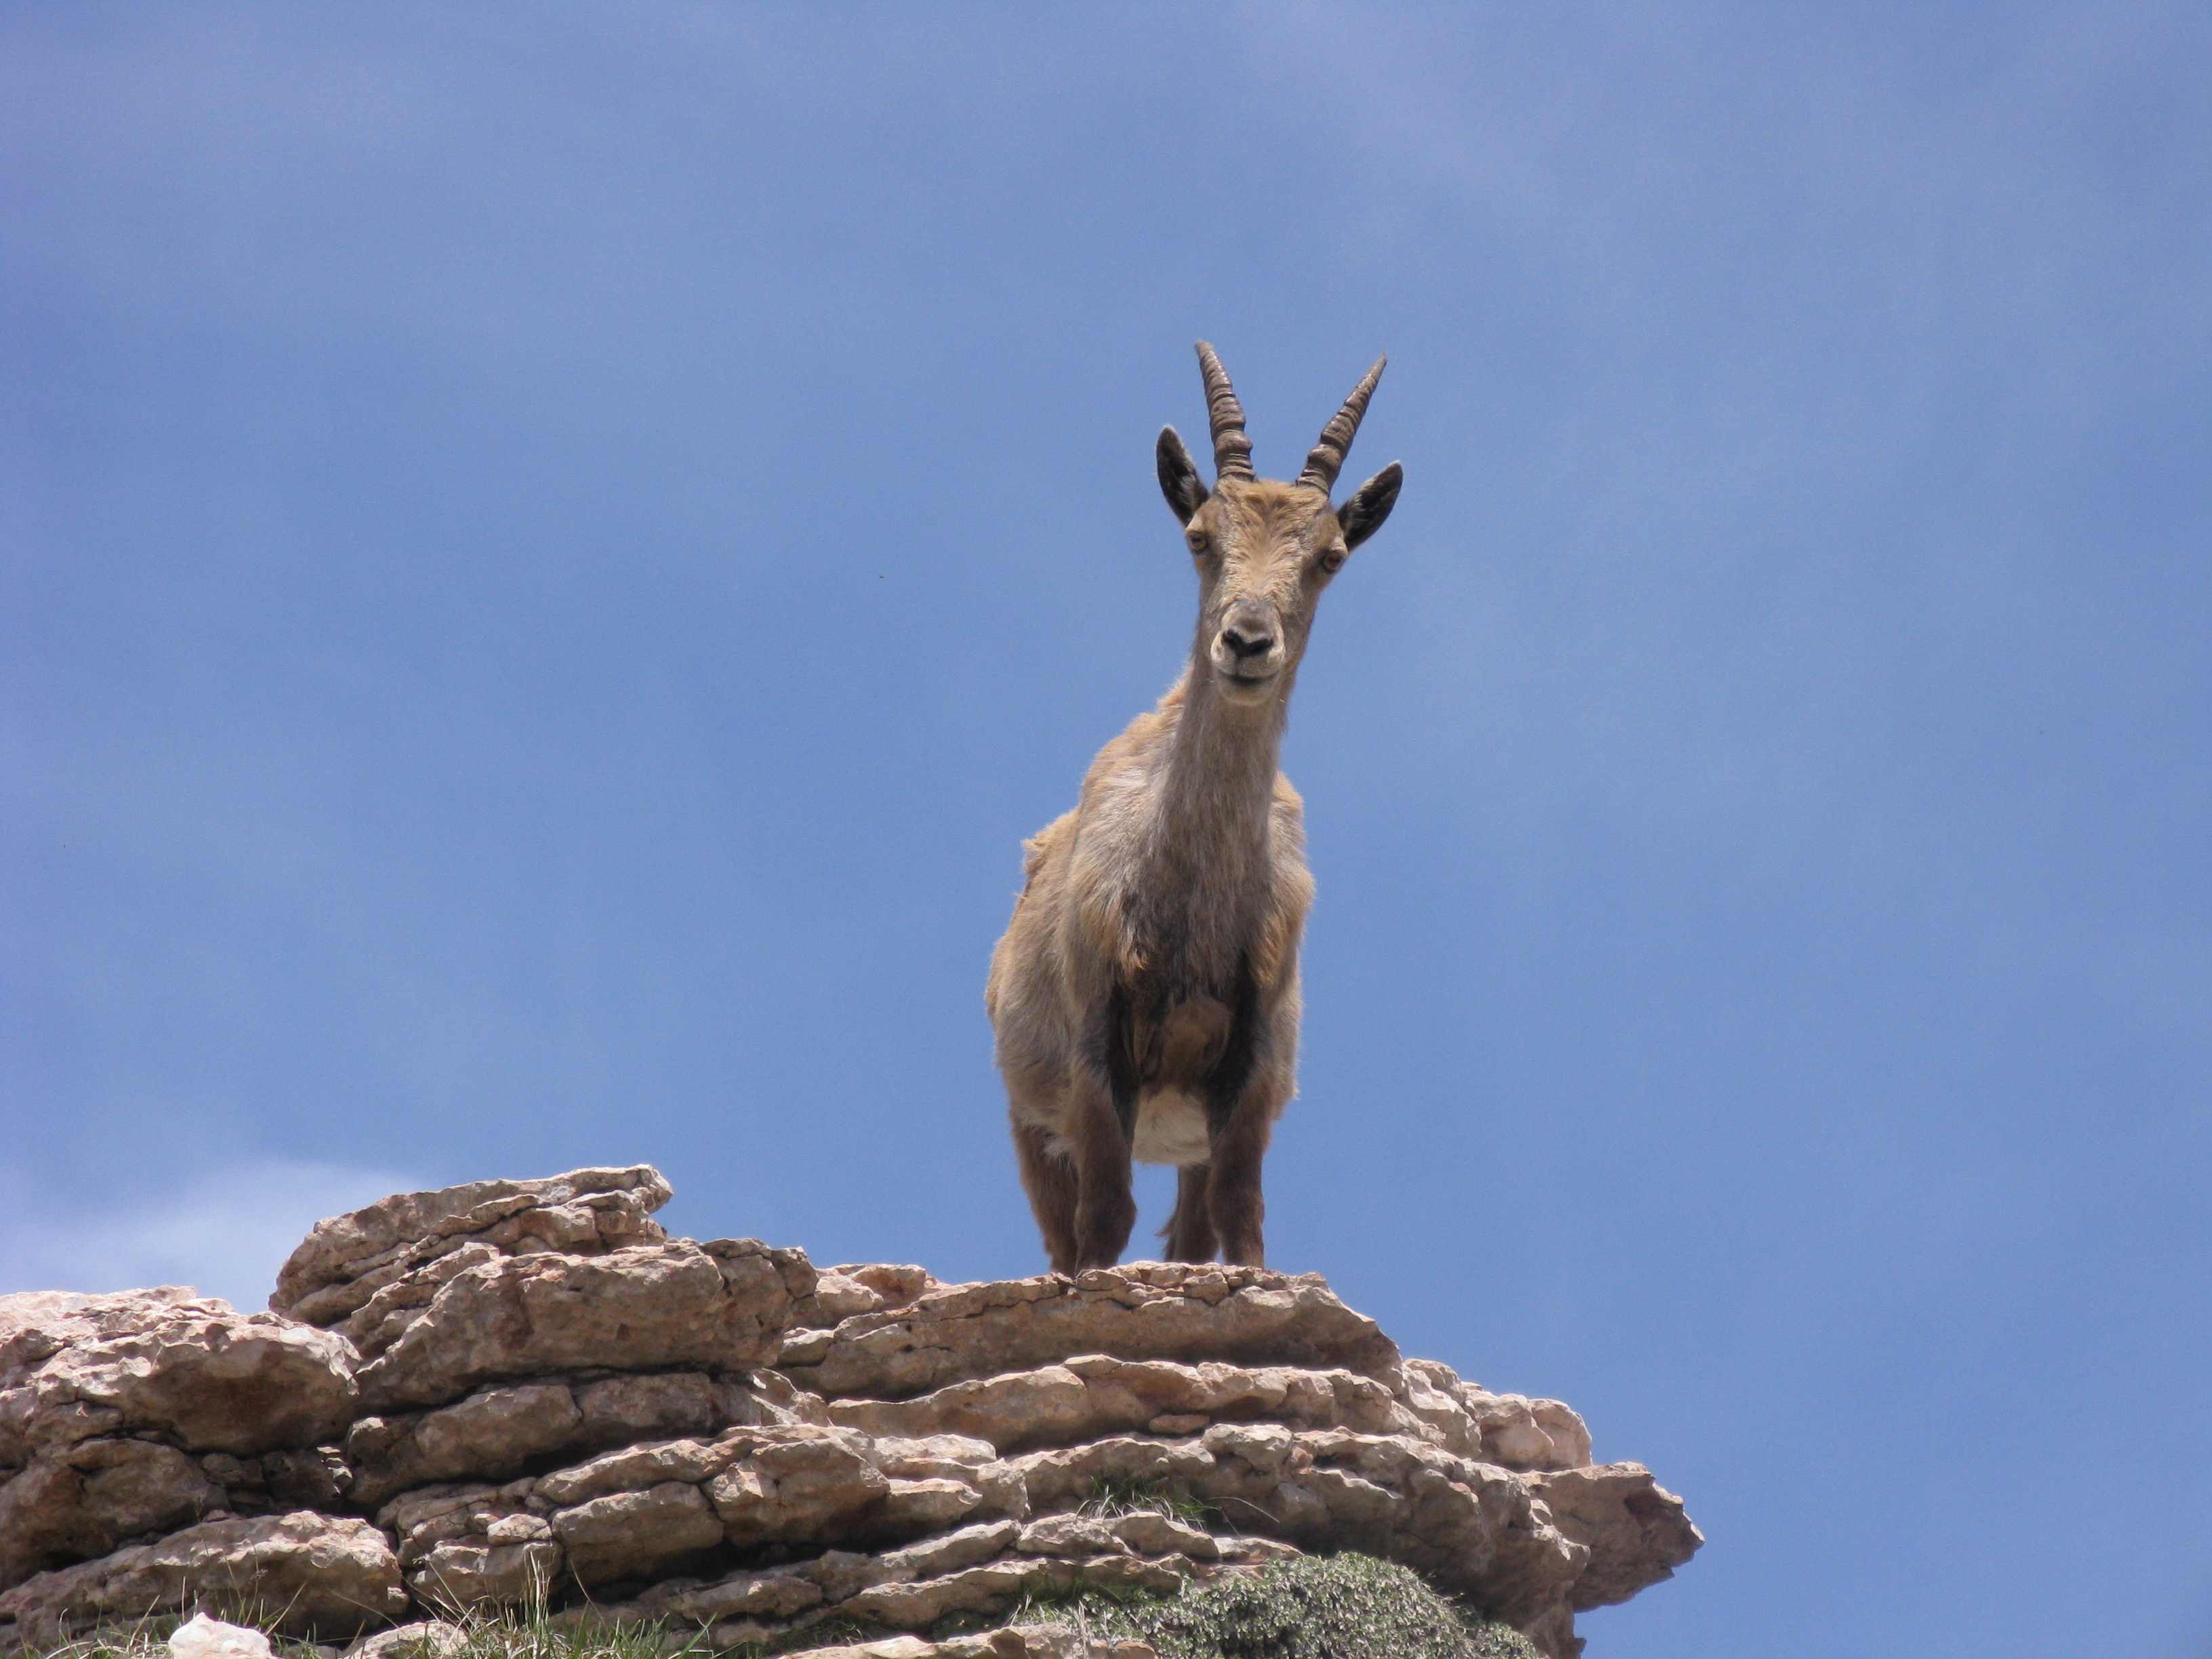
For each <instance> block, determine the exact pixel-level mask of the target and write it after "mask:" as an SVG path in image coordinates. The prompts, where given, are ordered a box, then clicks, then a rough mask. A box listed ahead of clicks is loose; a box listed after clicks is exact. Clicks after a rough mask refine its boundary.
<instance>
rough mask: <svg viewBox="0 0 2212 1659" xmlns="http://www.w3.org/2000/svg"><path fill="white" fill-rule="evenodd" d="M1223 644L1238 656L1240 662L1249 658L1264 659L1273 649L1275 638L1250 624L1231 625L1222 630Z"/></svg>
mask: <svg viewBox="0 0 2212 1659" xmlns="http://www.w3.org/2000/svg"><path fill="white" fill-rule="evenodd" d="M1221 642H1222V644H1224V645H1225V646H1227V647H1229V648H1230V650H1231V652H1232V653H1235V654H1236V657H1237V660H1238V661H1240V662H1241V661H1243V659H1245V658H1247V657H1262V656H1265V655H1266V654H1267V653H1268V651H1270V650H1271V649H1273V646H1274V643H1275V636H1274V635H1273V634H1270V633H1268V632H1267V630H1266V629H1262V628H1255V627H1254V626H1253V625H1252V624H1251V623H1243V624H1239V623H1230V624H1229V626H1228V627H1226V628H1225V629H1222V630H1221Z"/></svg>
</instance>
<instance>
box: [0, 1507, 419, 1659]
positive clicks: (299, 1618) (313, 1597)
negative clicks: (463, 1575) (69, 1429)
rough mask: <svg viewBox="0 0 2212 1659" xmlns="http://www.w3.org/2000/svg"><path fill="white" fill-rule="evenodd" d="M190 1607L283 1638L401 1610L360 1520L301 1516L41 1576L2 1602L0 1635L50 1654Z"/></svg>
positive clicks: (394, 1573) (190, 1531) (383, 1549)
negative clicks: (99, 1631) (99, 1628)
mask: <svg viewBox="0 0 2212 1659" xmlns="http://www.w3.org/2000/svg"><path fill="white" fill-rule="evenodd" d="M191 1607H200V1608H203V1609H204V1610H207V1611H210V1612H212V1613H216V1614H218V1615H219V1616H222V1617H225V1618H230V1619H234V1620H238V1621H240V1622H241V1623H251V1624H254V1625H257V1626H262V1627H264V1628H267V1629H273V1630H276V1631H278V1632H283V1633H284V1634H287V1635H294V1636H299V1635H307V1634H313V1635H318V1636H331V1635H347V1636H349V1635H352V1634H354V1633H356V1632H359V1631H362V1630H363V1629H366V1628H368V1627H369V1626H374V1625H380V1624H385V1623H388V1622H389V1621H391V1620H394V1619H397V1618H398V1617H399V1616H400V1615H401V1614H403V1613H405V1611H406V1610H407V1592H406V1590H405V1589H404V1588H403V1587H402V1585H401V1583H400V1580H399V1560H398V1557H397V1556H396V1555H394V1554H393V1553H392V1545H391V1542H390V1541H388V1540H387V1539H386V1537H385V1535H384V1534H382V1533H380V1532H379V1531H378V1530H377V1529H376V1528H374V1527H373V1526H371V1525H369V1523H368V1522H366V1521H355V1520H342V1519H339V1518H337V1517H336V1516H327V1515H316V1514H313V1513H311V1512H308V1511H305V1510H302V1511H300V1512H298V1513H295V1514H292V1515H277V1516H263V1517H262V1518H260V1519H258V1520H252V1521H238V1520H234V1521H204V1522H201V1523H200V1524H199V1525H197V1526H195V1527H187V1528H185V1529H184V1530H183V1531H181V1532H176V1533H172V1534H170V1535H169V1536H168V1537H167V1538H164V1539H162V1540H161V1541H160V1542H159V1543H156V1544H142V1545H138V1546H137V1547H134V1548H131V1549H125V1550H118V1551H117V1552H116V1553H114V1554H112V1555H108V1556H104V1557H102V1558H101V1559H99V1560H97V1561H88V1562H85V1563H84V1564H83V1565H81V1566H75V1567H65V1568H64V1569H62V1570H61V1571H58V1572H45V1573H40V1575H39V1576H38V1577H35V1578H31V1579H28V1580H27V1581H26V1582H24V1583H21V1584H18V1585H17V1586H16V1587H15V1589H11V1590H9V1591H8V1592H6V1593H5V1594H4V1595H0V1628H4V1627H5V1626H7V1625H9V1624H11V1623H12V1624H13V1625H14V1626H15V1638H16V1639H17V1640H19V1641H21V1642H24V1643H28V1644H55V1643H58V1642H60V1641H62V1640H64V1639H65V1638H67V1637H68V1636H69V1635H70V1634H71V1633H72V1632H76V1631H81V1630H85V1629H88V1628H90V1627H91V1626H95V1625H99V1624H102V1623H109V1622H112V1623H117V1624H124V1625H128V1624H131V1623H134V1622H136V1621H137V1620H140V1619H143V1618H145V1617H147V1616H149V1615H150V1614H158V1613H182V1612H185V1611H186V1610H187V1609H189V1608H191Z"/></svg>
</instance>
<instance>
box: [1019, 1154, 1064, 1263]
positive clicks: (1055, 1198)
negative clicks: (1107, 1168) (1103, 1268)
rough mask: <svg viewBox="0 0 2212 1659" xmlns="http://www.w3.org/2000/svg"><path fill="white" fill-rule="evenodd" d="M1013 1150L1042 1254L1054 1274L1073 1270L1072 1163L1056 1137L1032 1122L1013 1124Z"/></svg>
mask: <svg viewBox="0 0 2212 1659" xmlns="http://www.w3.org/2000/svg"><path fill="white" fill-rule="evenodd" d="M1014 1152H1015V1155H1016V1156H1017V1157H1018V1158H1019V1159H1020V1160H1021V1166H1022V1190H1023V1191H1024V1192H1026V1193H1027V1194H1029V1195H1030V1212H1031V1213H1032V1214H1034V1215H1035V1216H1036V1224H1037V1231H1038V1232H1040V1233H1042V1235H1043V1236H1044V1253H1045V1255H1046V1256H1047V1258H1048V1260H1049V1261H1051V1263H1052V1270H1053V1272H1054V1273H1073V1272H1074V1271H1075V1267H1076V1261H1075V1208H1076V1203H1077V1196H1078V1194H1077V1188H1076V1176H1075V1164H1074V1162H1073V1160H1072V1159H1071V1158H1069V1157H1068V1155H1067V1152H1066V1148H1065V1146H1062V1145H1061V1144H1060V1141H1059V1138H1058V1137H1057V1136H1055V1135H1053V1134H1051V1133H1048V1132H1047V1131H1045V1130H1043V1129H1041V1128H1039V1127H1037V1126H1036V1124H1034V1123H1023V1122H1020V1121H1017V1122H1016V1123H1015V1125H1014Z"/></svg>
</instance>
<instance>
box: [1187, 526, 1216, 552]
mask: <svg viewBox="0 0 2212 1659" xmlns="http://www.w3.org/2000/svg"><path fill="white" fill-rule="evenodd" d="M1188 541H1189V543H1190V550H1191V551H1192V552H1194V553H1203V552H1205V551H1206V549H1207V548H1209V547H1211V546H1212V543H1211V542H1209V541H1208V540H1207V539H1206V532H1204V531H1203V530H1194V531H1192V532H1190V535H1189V537H1188Z"/></svg>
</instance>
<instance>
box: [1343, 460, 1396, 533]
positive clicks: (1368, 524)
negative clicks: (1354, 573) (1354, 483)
mask: <svg viewBox="0 0 2212 1659" xmlns="http://www.w3.org/2000/svg"><path fill="white" fill-rule="evenodd" d="M1405 482H1406V469H1405V468H1404V467H1402V466H1400V465H1398V463H1397V462H1395V461H1393V462H1391V463H1390V465H1388V466H1386V467H1384V468H1383V470H1382V471H1380V472H1378V473H1376V475H1375V476H1374V477H1371V478H1370V479H1369V480H1368V481H1367V482H1366V483H1364V484H1362V485H1360V486H1359V488H1358V489H1355V490H1353V491H1352V494H1351V495H1347V496H1346V497H1345V500H1344V505H1343V506H1342V507H1338V508H1337V509H1336V522H1337V527H1338V528H1339V529H1340V530H1342V531H1343V532H1344V545H1345V549H1346V551H1347V552H1348V551H1350V550H1352V548H1355V547H1357V546H1358V545H1359V544H1360V543H1362V542H1364V541H1365V540H1366V539H1367V538H1369V537H1370V536H1371V535H1373V534H1374V533H1375V532H1376V531H1378V530H1380V529H1381V528H1382V527H1383V520H1385V519H1387V518H1389V516H1390V509H1391V508H1392V507H1395V506H1396V505H1397V504H1398V486H1399V485H1400V484H1401V483H1405Z"/></svg>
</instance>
